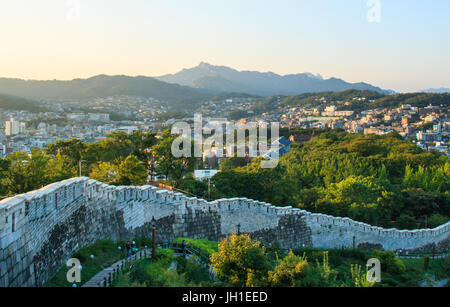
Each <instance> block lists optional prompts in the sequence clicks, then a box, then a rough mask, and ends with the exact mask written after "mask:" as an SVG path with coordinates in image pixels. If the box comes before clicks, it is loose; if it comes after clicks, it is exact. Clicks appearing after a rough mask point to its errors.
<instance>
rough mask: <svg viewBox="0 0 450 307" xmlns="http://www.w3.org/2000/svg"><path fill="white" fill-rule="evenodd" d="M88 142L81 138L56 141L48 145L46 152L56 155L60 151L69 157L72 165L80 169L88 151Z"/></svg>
mask: <svg viewBox="0 0 450 307" xmlns="http://www.w3.org/2000/svg"><path fill="white" fill-rule="evenodd" d="M86 148H87V146H86V144H85V143H84V142H83V141H81V140H79V139H75V138H74V139H70V140H68V141H56V142H55V143H53V144H50V145H48V146H47V149H46V153H47V154H50V155H53V156H56V155H57V154H58V153H60V154H61V155H63V156H65V157H67V159H68V161H69V162H70V166H71V167H75V168H77V169H79V167H80V164H81V160H82V158H83V155H84V154H85V151H86Z"/></svg>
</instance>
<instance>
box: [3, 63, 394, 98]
mask: <svg viewBox="0 0 450 307" xmlns="http://www.w3.org/2000/svg"><path fill="white" fill-rule="evenodd" d="M349 89H355V90H370V91H376V92H378V93H381V94H389V93H391V92H390V91H386V90H383V89H381V88H379V87H375V86H372V85H370V84H367V83H348V82H345V81H344V80H341V79H337V78H330V79H324V78H322V77H321V76H320V75H314V74H311V73H301V74H293V75H285V76H281V75H278V74H275V73H272V72H266V73H262V72H257V71H237V70H235V69H232V68H229V67H225V66H213V65H210V64H208V63H201V64H200V65H198V66H197V67H194V68H190V69H183V70H182V71H180V72H179V73H176V74H173V75H165V76H161V77H145V76H137V77H130V76H123V75H120V76H107V75H98V76H94V77H92V78H88V79H74V80H70V81H58V80H49V81H37V80H22V79H11V78H0V93H1V94H6V95H13V96H18V97H24V98H31V99H55V100H56V99H66V100H67V99H73V100H76V99H89V98H94V97H106V96H112V95H130V96H144V97H153V98H155V99H158V100H160V101H161V102H162V103H167V104H170V105H174V106H185V107H189V106H193V105H196V104H198V103H201V102H202V101H205V100H208V99H214V96H215V95H218V94H220V95H222V96H223V95H225V96H226V95H231V94H230V93H235V94H233V95H239V94H236V93H241V94H243V93H245V94H249V95H254V96H273V95H285V96H291V95H298V94H302V93H311V92H324V91H335V92H340V91H344V90H349Z"/></svg>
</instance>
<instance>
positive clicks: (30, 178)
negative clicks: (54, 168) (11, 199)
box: [4, 148, 48, 194]
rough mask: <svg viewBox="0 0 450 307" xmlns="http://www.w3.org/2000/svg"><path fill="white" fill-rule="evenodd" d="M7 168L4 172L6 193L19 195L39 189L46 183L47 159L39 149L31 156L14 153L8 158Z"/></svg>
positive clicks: (24, 153) (33, 151) (23, 153)
mask: <svg viewBox="0 0 450 307" xmlns="http://www.w3.org/2000/svg"><path fill="white" fill-rule="evenodd" d="M7 159H8V161H9V165H10V166H9V168H8V169H7V171H6V172H5V179H4V182H5V184H6V186H7V189H8V193H11V194H21V193H25V192H29V191H32V190H36V189H38V188H41V187H42V186H44V185H45V184H47V183H48V182H47V181H46V176H45V174H46V171H47V163H48V157H47V156H45V155H44V153H43V152H42V151H41V150H39V149H35V148H34V149H33V150H32V154H31V155H29V154H28V153H26V152H16V153H13V154H11V155H10V156H8V158H7Z"/></svg>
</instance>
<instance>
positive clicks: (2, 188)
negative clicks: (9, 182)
mask: <svg viewBox="0 0 450 307" xmlns="http://www.w3.org/2000/svg"><path fill="white" fill-rule="evenodd" d="M9 165H10V161H9V160H7V159H3V158H0V195H5V194H6V193H7V192H8V190H7V186H6V183H5V182H4V178H5V176H6V172H7V170H8V169H9Z"/></svg>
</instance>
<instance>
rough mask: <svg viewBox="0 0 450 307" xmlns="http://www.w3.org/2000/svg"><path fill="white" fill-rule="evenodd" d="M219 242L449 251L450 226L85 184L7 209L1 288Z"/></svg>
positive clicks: (1, 214) (45, 192)
mask: <svg viewBox="0 0 450 307" xmlns="http://www.w3.org/2000/svg"><path fill="white" fill-rule="evenodd" d="M153 218H154V219H155V222H156V229H157V237H158V240H160V241H168V240H172V239H174V238H177V237H190V238H205V239H209V240H219V239H220V238H222V237H225V236H226V235H228V234H231V233H236V232H238V230H239V231H240V232H245V233H250V235H251V236H252V237H253V238H255V239H258V240H260V241H262V242H263V243H267V244H270V243H272V242H274V241H277V242H279V243H280V245H281V246H282V247H284V248H296V247H303V246H309V247H318V248H341V247H352V246H353V244H356V246H377V247H379V248H384V249H386V250H396V249H400V248H401V249H403V250H411V251H413V250H431V249H433V250H434V251H436V252H439V251H448V250H449V246H450V244H449V241H450V222H449V223H447V224H445V225H442V226H440V227H438V228H435V229H422V230H413V231H406V230H403V231H399V230H396V229H383V228H380V227H374V226H370V225H367V224H364V223H359V222H355V221H353V220H351V219H349V218H339V217H332V216H327V215H323V214H312V213H309V212H307V211H304V210H300V209H293V208H292V207H284V208H281V207H275V206H272V205H271V204H268V203H264V202H259V201H255V200H250V199H246V198H233V199H221V200H217V201H212V202H207V201H205V200H203V199H197V198H190V197H186V196H185V195H183V194H181V193H174V192H172V191H166V190H157V189H156V188H155V187H153V186H143V187H131V186H129V187H124V186H122V187H115V186H109V185H106V184H103V183H100V182H97V181H95V180H92V179H89V178H85V177H81V178H74V179H70V180H66V181H62V182H58V183H55V184H52V185H49V186H47V187H44V188H42V189H40V190H37V191H33V192H29V193H26V194H23V195H19V196H15V197H13V198H9V199H5V200H3V201H1V202H0V287H2V286H3V287H4V286H42V285H43V284H44V283H45V281H47V280H48V279H49V278H50V277H51V276H52V274H54V273H55V272H56V271H57V269H58V268H59V267H60V266H61V265H63V264H64V263H65V262H66V261H67V259H69V258H70V257H71V256H72V255H73V253H74V252H75V251H76V250H77V249H78V248H80V247H82V246H86V245H90V244H93V243H94V242H95V241H96V240H98V239H102V238H110V239H112V240H118V239H131V238H134V237H137V236H140V237H150V234H151V227H152V226H151V221H152V219H153Z"/></svg>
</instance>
